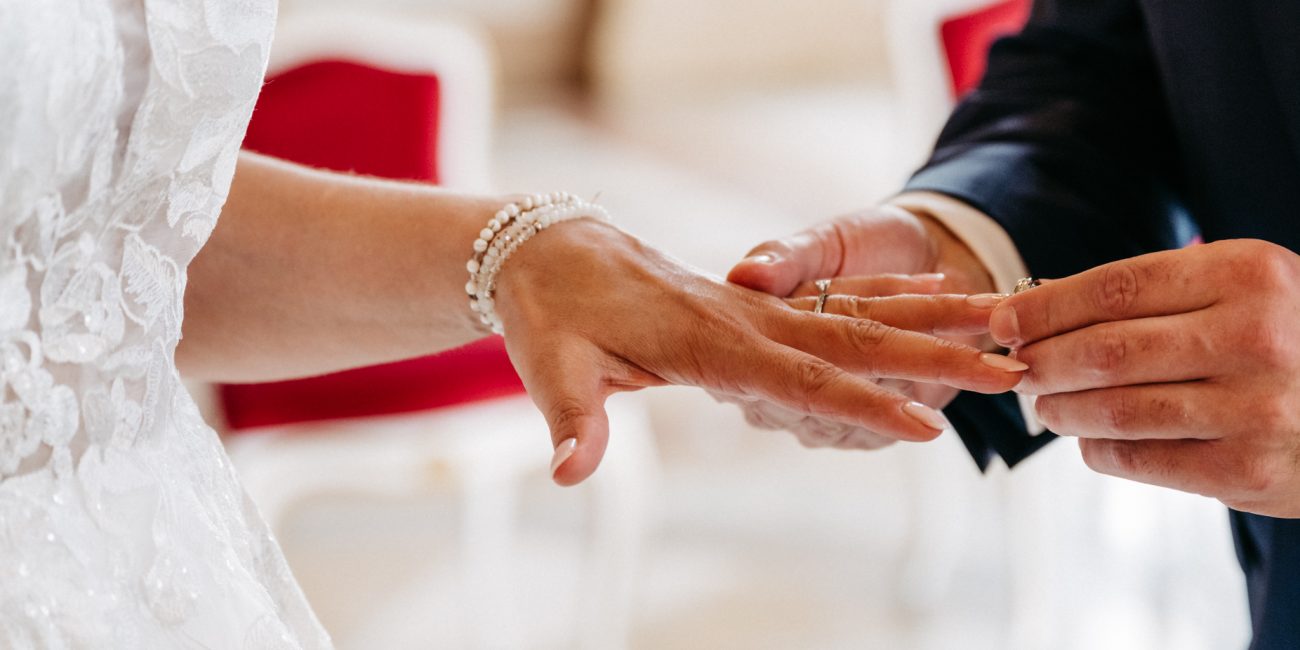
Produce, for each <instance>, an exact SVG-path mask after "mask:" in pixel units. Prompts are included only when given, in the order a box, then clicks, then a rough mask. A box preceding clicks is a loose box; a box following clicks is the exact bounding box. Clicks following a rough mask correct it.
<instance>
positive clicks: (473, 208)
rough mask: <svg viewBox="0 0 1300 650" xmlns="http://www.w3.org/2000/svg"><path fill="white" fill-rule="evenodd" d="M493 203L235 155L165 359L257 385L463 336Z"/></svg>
mask: <svg viewBox="0 0 1300 650" xmlns="http://www.w3.org/2000/svg"><path fill="white" fill-rule="evenodd" d="M503 203H505V200H504V199H494V198H486V197H469V196H463V195H457V194H453V193H449V192H444V191H440V190H437V189H435V188H431V187H428V186H422V185H416V184H405V183H395V182H388V181H380V180H374V179H367V178H359V177H350V176H347V175H342V174H332V173H326V172H318V171H314V170H310V169H307V168H304V167H301V166H297V165H292V164H289V163H284V162H281V161H277V160H273V159H270V158H266V157H262V156H258V155H255V154H247V153H246V154H243V155H242V156H241V157H240V161H239V167H238V169H237V172H236V174H235V180H234V184H233V186H232V188H231V192H230V199H229V201H228V202H227V204H226V207H225V209H224V210H223V211H222V215H221V219H220V221H219V222H218V225H217V227H216V230H215V231H214V232H213V234H212V237H211V239H210V240H209V241H208V244H207V245H206V246H205V247H204V248H203V250H202V251H201V252H200V253H199V255H198V257H197V258H196V259H195V260H194V262H193V263H192V264H191V265H190V268H189V283H188V286H187V287H186V291H185V311H186V315H185V324H184V339H183V340H182V342H181V345H180V347H179V348H178V350H177V363H178V365H179V366H180V367H181V369H182V371H183V372H185V373H186V375H187V376H191V377H195V378H201V379H207V380H217V381H229V382H239V381H267V380H275V379H285V378H291V377H300V376H307V375H312V374H319V373H323V372H329V371H334V370H339V369H343V368H349V367H357V366H362V365H368V364H374V363H381V362H385V361H392V360H396V359H403V358H410V357H414V356H419V355H422V354H429V353H432V352H435V351H438V350H443V349H448V348H451V347H455V346H457V345H460V344H463V343H466V342H469V341H471V340H473V339H475V338H477V337H479V336H481V335H482V334H481V332H480V331H479V330H478V329H477V328H476V327H475V323H476V321H475V320H474V319H473V318H472V313H471V312H470V311H469V309H468V308H467V303H466V298H465V291H464V285H465V280H466V278H467V273H466V271H465V266H464V265H465V261H466V260H467V259H468V258H469V255H470V252H471V245H472V244H473V242H474V239H475V238H476V237H477V236H478V232H479V230H480V229H482V228H483V225H484V224H485V223H486V222H487V221H488V219H489V218H491V216H492V214H493V213H495V211H496V210H498V209H500V208H501V206H502V204H503Z"/></svg>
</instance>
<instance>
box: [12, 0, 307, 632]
mask: <svg viewBox="0 0 1300 650" xmlns="http://www.w3.org/2000/svg"><path fill="white" fill-rule="evenodd" d="M274 11H275V7H274V0H40V1H34V0H0V648H298V647H307V648H316V647H327V646H328V645H329V640H328V638H327V637H326V635H325V633H324V632H323V631H322V629H321V627H320V625H319V624H318V623H317V621H316V619H315V617H314V616H313V614H312V612H311V610H310V608H309V607H308V605H307V604H306V601H305V600H304V598H303V596H302V593H301V591H300V590H299V589H298V587H297V585H296V584H295V583H294V581H293V578H292V576H291V575H290V573H289V571H288V568H287V567H286V565H285V563H284V560H283V558H282V556H281V554H280V552H279V550H278V548H277V547H276V544H275V542H274V541H273V540H272V539H271V537H270V535H269V533H268V531H267V529H266V527H265V525H264V524H263V523H262V522H261V520H260V519H259V517H258V515H257V512H256V509H255V508H254V507H253V506H252V505H251V504H250V502H249V501H248V499H247V498H246V496H245V495H244V492H243V490H242V489H241V488H240V486H239V484H238V482H237V480H236V479H235V476H234V473H233V471H232V469H231V467H230V463H229V461H228V459H227V458H226V456H225V454H224V452H223V451H222V448H221V446H220V443H219V441H218V440H217V437H216V435H215V434H214V433H213V431H212V430H211V429H210V428H208V427H207V426H206V425H205V424H204V423H203V421H202V419H201V418H200V417H199V414H198V410H197V409H196V408H195V405H194V402H193V401H192V400H191V399H190V396H189V394H188V393H187V392H186V391H185V389H184V387H183V386H182V384H181V381H180V377H179V376H178V374H177V372H176V366H175V364H174V362H173V351H174V350H175V348H176V343H177V341H178V340H179V338H180V333H181V311H182V297H183V295H184V290H185V268H186V265H187V264H188V263H189V262H190V260H191V259H192V258H193V256H194V254H195V253H196V252H197V251H198V250H199V247H200V246H202V245H203V243H204V241H205V239H206V238H207V237H208V235H209V234H210V233H211V231H212V228H213V225H214V224H215V222H216V218H217V215H218V213H219V212H220V209H221V206H222V204H223V203H224V201H225V198H226V194H227V192H228V191H229V188H230V182H231V178H232V176H233V173H234V168H235V162H236V157H237V154H238V151H239V143H240V140H241V139H242V137H243V134H244V130H245V128H246V124H247V121H248V118H249V115H250V113H251V111H252V107H253V102H254V99H255V97H256V95H257V92H258V89H259V86H260V84H261V80H262V75H263V72H264V70H265V65H266V57H267V50H268V47H269V44H270V40H271V32H272V27H273V24H274Z"/></svg>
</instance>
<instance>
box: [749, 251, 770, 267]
mask: <svg viewBox="0 0 1300 650" xmlns="http://www.w3.org/2000/svg"><path fill="white" fill-rule="evenodd" d="M745 261H746V262H749V263H751V264H774V263H775V262H776V258H775V257H772V256H771V255H768V254H767V253H760V254H758V255H753V256H750V257H746V258H745Z"/></svg>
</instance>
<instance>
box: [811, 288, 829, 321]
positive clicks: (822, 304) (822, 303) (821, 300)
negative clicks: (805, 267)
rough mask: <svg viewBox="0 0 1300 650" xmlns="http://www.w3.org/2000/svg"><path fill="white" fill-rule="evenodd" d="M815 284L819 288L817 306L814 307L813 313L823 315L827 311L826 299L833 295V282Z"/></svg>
mask: <svg viewBox="0 0 1300 650" xmlns="http://www.w3.org/2000/svg"><path fill="white" fill-rule="evenodd" d="M814 284H815V285H816V287H817V306H816V307H813V313H814V314H821V313H823V312H825V311H826V299H827V298H829V297H830V295H831V281H830V280H818V281H817V282H815V283H814Z"/></svg>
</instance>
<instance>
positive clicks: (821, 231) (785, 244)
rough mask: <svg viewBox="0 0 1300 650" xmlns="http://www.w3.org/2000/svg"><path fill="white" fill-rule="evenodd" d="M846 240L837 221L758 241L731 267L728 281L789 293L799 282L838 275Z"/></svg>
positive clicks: (780, 293)
mask: <svg viewBox="0 0 1300 650" xmlns="http://www.w3.org/2000/svg"><path fill="white" fill-rule="evenodd" d="M843 253H844V244H843V242H842V240H841V238H840V231H839V229H838V228H837V227H836V224H835V222H827V223H823V224H821V225H818V226H816V227H813V228H810V229H808V230H805V231H803V232H801V233H798V234H796V235H793V236H791V237H787V238H785V239H780V240H773V241H769V242H764V243H762V244H759V245H758V246H757V247H756V248H754V249H753V250H751V251H750V252H749V254H748V255H747V256H746V257H745V259H743V260H741V261H740V263H739V264H737V265H736V266H735V268H733V269H732V270H731V273H729V274H728V275H727V281H728V282H732V283H735V284H738V285H740V286H742V287H745V288H747V289H753V290H755V291H761V292H763V293H767V294H771V295H774V296H788V295H790V293H791V292H792V291H794V290H795V288H796V287H798V286H799V285H800V284H802V283H804V282H808V281H811V280H814V279H816V278H827V277H831V276H834V275H838V274H839V273H838V271H839V268H840V264H841V263H842V261H843Z"/></svg>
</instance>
